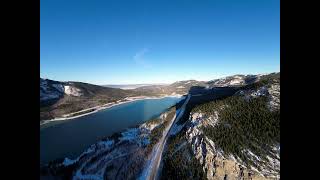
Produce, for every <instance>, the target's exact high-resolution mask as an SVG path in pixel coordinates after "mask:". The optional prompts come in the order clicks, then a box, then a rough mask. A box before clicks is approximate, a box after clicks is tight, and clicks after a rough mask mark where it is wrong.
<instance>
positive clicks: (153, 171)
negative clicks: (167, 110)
mask: <svg viewBox="0 0 320 180" xmlns="http://www.w3.org/2000/svg"><path fill="white" fill-rule="evenodd" d="M190 97H191V95H190V94H188V97H187V99H186V100H185V102H184V103H183V105H182V106H181V110H180V112H179V114H178V116H177V115H175V116H174V117H173V118H172V120H171V124H170V125H169V126H168V127H167V128H166V129H165V131H164V132H163V136H162V137H161V139H160V141H159V142H158V143H157V145H156V146H155V149H154V150H153V154H152V158H151V162H150V164H149V165H148V167H147V169H146V171H145V172H146V174H145V175H143V177H142V178H141V179H147V180H155V179H157V176H158V169H159V166H160V162H161V157H162V152H163V148H164V146H165V144H166V142H167V139H168V136H169V132H170V129H171V127H172V125H173V124H174V123H176V122H177V121H178V120H179V119H180V118H181V117H182V115H183V113H184V111H185V107H186V105H187V104H188V102H189V100H190Z"/></svg>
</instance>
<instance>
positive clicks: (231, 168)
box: [162, 73, 280, 179]
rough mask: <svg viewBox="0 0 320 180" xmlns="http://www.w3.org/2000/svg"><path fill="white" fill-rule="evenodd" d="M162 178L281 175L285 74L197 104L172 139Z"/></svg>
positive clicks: (225, 177) (259, 177)
mask: <svg viewBox="0 0 320 180" xmlns="http://www.w3.org/2000/svg"><path fill="white" fill-rule="evenodd" d="M162 179H280V75H279V73H275V74H269V75H263V76H261V77H259V80H257V81H255V82H254V83H250V84H248V85H246V86H243V87H242V88H240V90H239V91H238V92H237V93H236V94H235V95H234V96H232V97H229V98H226V99H223V100H217V101H213V102H209V103H204V104H202V105H199V106H197V107H195V108H194V109H193V110H192V111H191V113H190V115H189V120H187V121H186V122H185V123H184V124H181V126H180V128H179V129H178V131H177V132H176V133H175V134H174V135H173V136H172V137H171V138H170V139H169V141H168V144H167V151H166V153H165V155H164V162H163V171H162Z"/></svg>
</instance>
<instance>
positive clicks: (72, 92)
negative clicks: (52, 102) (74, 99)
mask: <svg viewBox="0 0 320 180" xmlns="http://www.w3.org/2000/svg"><path fill="white" fill-rule="evenodd" d="M64 93H66V94H67V95H69V96H81V95H82V93H81V90H80V89H78V88H76V87H73V86H64Z"/></svg>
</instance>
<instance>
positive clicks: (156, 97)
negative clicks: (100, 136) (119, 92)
mask: <svg viewBox="0 0 320 180" xmlns="http://www.w3.org/2000/svg"><path fill="white" fill-rule="evenodd" d="M182 96H183V95H181V94H175V95H165V96H133V97H126V98H124V99H121V100H118V101H117V102H115V103H114V102H112V103H107V104H103V105H100V106H95V107H91V108H87V109H83V110H81V111H77V112H73V113H69V114H64V115H62V116H63V117H59V118H54V119H49V120H42V121H40V127H41V126H42V125H44V124H47V123H49V122H54V121H66V120H71V119H75V118H79V117H82V116H86V115H89V114H93V113H96V112H99V111H101V110H104V109H108V108H111V107H114V106H118V105H121V104H125V103H129V102H134V101H138V100H145V99H162V98H166V97H177V98H181V97H182ZM90 110H93V111H90ZM84 111H90V112H87V113H83V114H80V115H77V116H72V115H73V114H76V113H81V112H84ZM68 116H70V117H68Z"/></svg>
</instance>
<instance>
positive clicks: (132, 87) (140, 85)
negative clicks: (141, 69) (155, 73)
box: [102, 83, 166, 89]
mask: <svg viewBox="0 0 320 180" xmlns="http://www.w3.org/2000/svg"><path fill="white" fill-rule="evenodd" d="M155 85H166V84H164V83H163V84H107V85H102V86H104V87H110V88H119V89H136V88H139V87H144V86H155Z"/></svg>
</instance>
